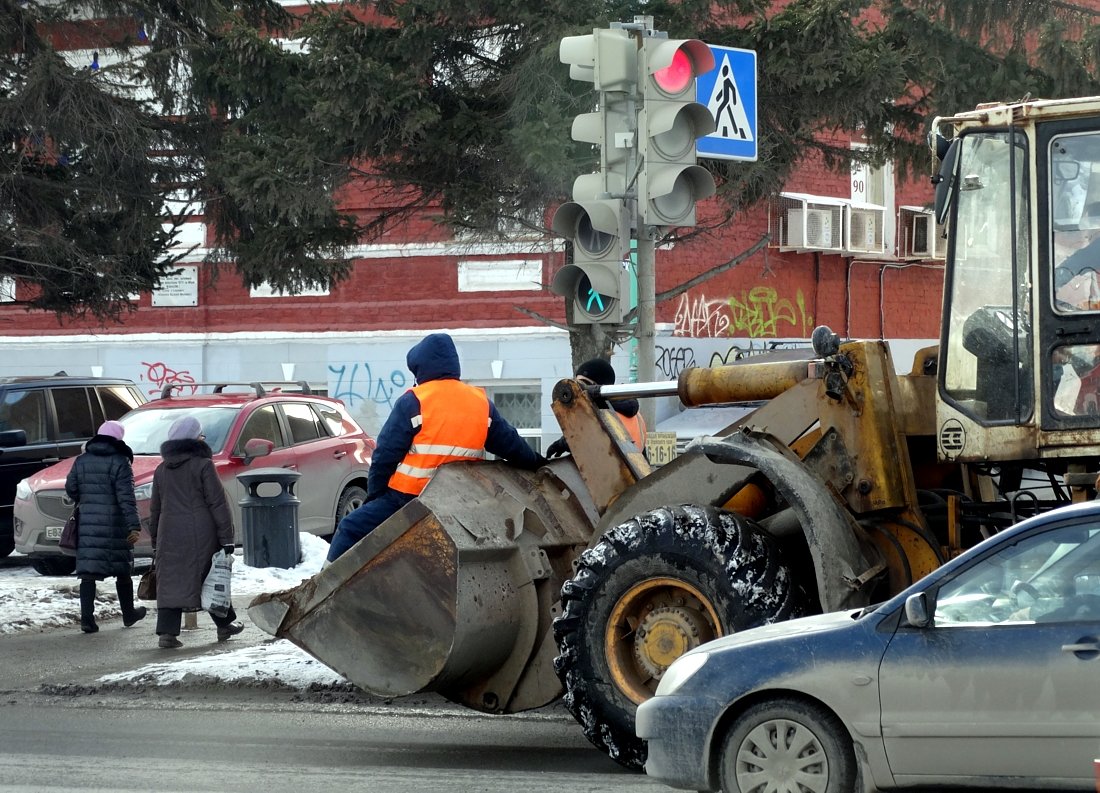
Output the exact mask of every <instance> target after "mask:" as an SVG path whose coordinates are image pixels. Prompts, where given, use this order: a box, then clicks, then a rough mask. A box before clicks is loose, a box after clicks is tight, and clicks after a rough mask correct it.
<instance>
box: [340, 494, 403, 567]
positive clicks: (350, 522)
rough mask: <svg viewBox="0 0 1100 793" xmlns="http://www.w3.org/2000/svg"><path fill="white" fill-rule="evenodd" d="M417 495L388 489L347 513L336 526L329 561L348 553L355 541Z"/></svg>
mask: <svg viewBox="0 0 1100 793" xmlns="http://www.w3.org/2000/svg"><path fill="white" fill-rule="evenodd" d="M414 498H416V496H410V495H409V494H408V493H399V492H398V491H396V490H389V489H387V490H386V491H385V492H384V493H382V495H380V496H378V497H377V498H373V499H371V500H370V501H368V502H367V503H366V504H364V505H363V506H361V507H359V509H357V510H355V511H354V512H352V513H351V514H350V515H347V516H346V517H345V518H344V519H343V520H342V521H340V525H339V526H337V527H336V534H335V536H334V537H333V538H332V545H330V546H329V549H328V561H330V562H334V561H336V559H337V558H339V557H340V556H342V555H343V554H345V553H347V550H348V549H349V548H351V546H353V545H355V543H357V542H359V541H360V540H361V539H363V538H364V537H366V536H367V535H368V534H370V533H371V532H372V531H374V530H375V529H376V528H377V527H378V525H379V524H381V523H382V522H383V521H384V520H385V519H386V518H388V517H389V516H390V515H392V514H393V513H395V512H397V510H399V509H401V507H403V506H405V505H406V504H408V503H409V502H410V501H412V500H413V499H414Z"/></svg>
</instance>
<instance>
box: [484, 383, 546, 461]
mask: <svg viewBox="0 0 1100 793" xmlns="http://www.w3.org/2000/svg"><path fill="white" fill-rule="evenodd" d="M485 392H486V393H487V394H488V395H489V399H491V400H493V404H494V405H495V406H496V409H497V412H499V413H500V415H501V416H503V417H504V418H505V419H506V420H507V421H508V423H509V424H511V425H512V426H513V427H515V428H516V430H517V431H518V432H519V434H520V436H521V437H522V438H523V439H524V440H525V441H527V444H528V445H529V446H530V447H531V448H532V449H534V450H535V451H536V452H539V453H541V452H542V414H541V407H542V391H541V390H540V389H539V387H538V386H537V385H530V386H523V385H508V386H489V387H487V388H486V389H485Z"/></svg>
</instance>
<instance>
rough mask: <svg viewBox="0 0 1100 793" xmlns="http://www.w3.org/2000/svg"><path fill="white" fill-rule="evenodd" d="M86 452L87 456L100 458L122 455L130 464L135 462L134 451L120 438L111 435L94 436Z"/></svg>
mask: <svg viewBox="0 0 1100 793" xmlns="http://www.w3.org/2000/svg"><path fill="white" fill-rule="evenodd" d="M84 451H85V452H86V453H87V454H94V455H96V456H100V457H110V456H111V455H112V454H121V455H122V456H124V457H125V458H126V459H127V460H129V461H130V462H133V461H134V452H133V450H132V449H131V448H130V447H129V446H127V445H126V444H125V443H123V442H122V441H120V440H119V439H118V438H112V437H111V436H110V435H93V436H92V438H91V440H89V441H88V443H87V444H85V446H84Z"/></svg>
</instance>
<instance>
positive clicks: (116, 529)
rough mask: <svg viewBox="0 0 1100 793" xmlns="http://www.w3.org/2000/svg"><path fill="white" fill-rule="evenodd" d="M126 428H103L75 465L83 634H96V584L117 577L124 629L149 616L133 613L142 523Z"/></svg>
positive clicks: (68, 485)
mask: <svg viewBox="0 0 1100 793" xmlns="http://www.w3.org/2000/svg"><path fill="white" fill-rule="evenodd" d="M125 432H126V429H125V427H123V426H122V425H121V424H119V423H118V422H117V421H106V422H104V423H103V424H102V425H100V427H99V430H97V432H96V435H95V437H93V438H92V439H91V440H90V441H88V443H87V445H86V446H85V447H84V453H83V454H82V455H80V456H79V457H77V458H76V460H74V461H73V467H72V469H70V471H69V475H68V477H67V478H66V479H65V492H66V493H67V494H68V496H69V498H71V499H72V500H73V501H75V502H76V504H77V507H78V508H79V509H80V517H79V520H78V521H77V523H78V530H77V543H76V575H77V577H78V578H79V579H80V629H81V630H82V631H84V632H85V633H95V632H96V631H98V630H99V625H97V624H96V621H95V590H96V582H97V581H102V580H103V579H105V578H107V577H108V576H114V577H115V590H116V591H117V592H118V602H119V605H120V606H121V607H122V624H123V625H125V626H126V627H127V628H129V627H130V626H131V625H133V624H134V623H135V622H137V621H138V620H140V619H141V618H142V617H144V616H145V613H146V609H145V607H144V606H140V607H138V608H134V581H133V579H132V578H131V577H130V576H131V574H132V570H133V564H134V551H133V546H134V543H136V542H137V540H138V534H139V532H140V530H141V522H140V521H139V520H138V513H137V502H136V501H135V499H134V471H133V468H132V467H131V464H132V463H133V461H134V453H133V452H132V451H131V450H130V447H129V446H127V445H126V444H125V443H123V442H122V436H123V435H124V434H125Z"/></svg>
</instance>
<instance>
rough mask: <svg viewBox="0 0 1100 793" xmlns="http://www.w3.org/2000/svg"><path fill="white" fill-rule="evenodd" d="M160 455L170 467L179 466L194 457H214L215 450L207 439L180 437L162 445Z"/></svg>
mask: <svg viewBox="0 0 1100 793" xmlns="http://www.w3.org/2000/svg"><path fill="white" fill-rule="evenodd" d="M160 456H161V457H162V458H163V459H164V464H165V465H167V466H168V467H169V468H179V467H180V466H181V465H183V464H184V463H185V462H187V461H188V460H190V459H191V458H192V457H213V456H214V452H213V451H212V450H211V448H210V447H209V446H207V445H206V441H200V440H199V439H198V438H178V439H176V440H174V441H165V442H164V443H162V444H161V445H160Z"/></svg>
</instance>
